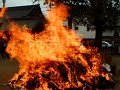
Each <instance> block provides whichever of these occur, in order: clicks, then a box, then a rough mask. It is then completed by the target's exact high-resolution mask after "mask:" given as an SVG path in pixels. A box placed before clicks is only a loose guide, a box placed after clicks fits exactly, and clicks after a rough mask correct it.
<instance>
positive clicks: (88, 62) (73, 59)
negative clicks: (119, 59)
mask: <svg viewBox="0 0 120 90" xmlns="http://www.w3.org/2000/svg"><path fill="white" fill-rule="evenodd" d="M67 16H68V13H67V7H66V6H64V5H58V6H56V7H55V8H53V9H51V10H50V11H49V13H48V17H47V18H48V23H47V24H46V25H45V30H44V31H43V32H40V33H37V34H32V33H31V32H30V31H29V29H28V28H27V27H25V26H24V27H19V26H18V25H17V24H15V23H11V25H10V31H9V34H10V40H9V42H8V45H7V49H6V51H7V52H8V53H9V55H10V56H11V58H15V59H16V60H18V61H19V63H20V70H19V72H18V73H17V74H16V75H15V76H14V77H13V78H12V79H11V80H10V82H9V84H10V86H11V87H13V88H23V89H26V90H52V89H53V90H54V89H55V90H59V89H60V90H63V89H67V88H81V87H84V86H86V87H87V86H88V87H89V88H90V89H92V86H93V85H94V84H96V83H95V82H96V81H95V80H96V79H95V78H97V77H99V76H102V77H105V78H106V79H107V80H108V79H110V78H109V76H108V74H107V73H105V72H103V68H102V65H101V58H100V54H99V53H98V51H97V50H96V49H95V48H91V47H87V48H86V47H85V46H83V45H82V44H81V39H80V38H79V37H78V36H77V35H76V34H75V33H74V32H73V31H72V30H68V29H66V28H65V27H63V24H62V23H63V20H65V19H66V18H67ZM96 88H97V87H96Z"/></svg>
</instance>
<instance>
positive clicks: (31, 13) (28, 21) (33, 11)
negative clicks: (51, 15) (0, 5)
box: [0, 4, 46, 32]
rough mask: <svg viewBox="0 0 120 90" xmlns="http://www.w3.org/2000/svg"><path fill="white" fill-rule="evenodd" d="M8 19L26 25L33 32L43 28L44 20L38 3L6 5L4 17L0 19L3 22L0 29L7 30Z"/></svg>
mask: <svg viewBox="0 0 120 90" xmlns="http://www.w3.org/2000/svg"><path fill="white" fill-rule="evenodd" d="M9 21H14V22H15V23H17V24H18V25H20V26H23V25H26V26H27V27H28V28H30V29H31V30H32V31H33V32H39V31H42V30H43V29H44V24H45V22H46V19H45V16H44V15H43V13H42V11H41V8H40V5H39V4H37V5H28V6H16V7H8V8H7V11H6V13H5V17H4V18H3V19H2V22H3V24H2V25H1V27H0V30H5V31H6V30H7V28H6V27H7V25H8V24H9Z"/></svg>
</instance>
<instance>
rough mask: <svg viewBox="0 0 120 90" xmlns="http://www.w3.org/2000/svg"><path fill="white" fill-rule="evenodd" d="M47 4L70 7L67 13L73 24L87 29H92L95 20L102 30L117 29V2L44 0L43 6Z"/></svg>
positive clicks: (118, 3) (105, 0)
mask: <svg viewBox="0 0 120 90" xmlns="http://www.w3.org/2000/svg"><path fill="white" fill-rule="evenodd" d="M35 1H41V0H35ZM48 2H55V3H64V4H65V5H67V6H69V7H71V9H70V10H69V13H70V18H71V19H72V21H73V22H74V24H80V25H87V26H88V29H94V27H95V24H94V23H95V22H94V21H95V20H99V21H101V22H102V28H103V29H104V30H114V29H115V28H117V27H118V19H119V18H120V17H119V16H120V1H119V0H45V4H48ZM50 4H51V3H50Z"/></svg>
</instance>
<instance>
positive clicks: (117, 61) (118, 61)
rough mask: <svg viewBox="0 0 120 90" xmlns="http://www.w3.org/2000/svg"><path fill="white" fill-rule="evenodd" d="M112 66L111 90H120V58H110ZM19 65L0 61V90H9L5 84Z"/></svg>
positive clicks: (12, 61) (13, 61) (11, 61)
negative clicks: (113, 78) (114, 85)
mask: <svg viewBox="0 0 120 90" xmlns="http://www.w3.org/2000/svg"><path fill="white" fill-rule="evenodd" d="M112 64H114V65H116V66H117V69H116V75H115V81H116V87H115V88H114V89H111V90H120V56H115V55H114V56H112ZM18 66H19V63H18V62H17V61H15V60H3V59H0V90H11V89H10V88H9V87H8V86H7V85H6V83H7V82H8V81H9V80H10V79H11V78H12V76H13V75H14V74H15V73H17V72H18V68H19V67H18Z"/></svg>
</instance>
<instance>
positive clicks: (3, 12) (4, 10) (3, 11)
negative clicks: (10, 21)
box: [0, 7, 7, 18]
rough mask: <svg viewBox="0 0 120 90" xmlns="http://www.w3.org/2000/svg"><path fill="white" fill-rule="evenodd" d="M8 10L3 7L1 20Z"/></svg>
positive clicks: (0, 12)
mask: <svg viewBox="0 0 120 90" xmlns="http://www.w3.org/2000/svg"><path fill="white" fill-rule="evenodd" d="M6 10H7V9H6V8H5V7H3V8H2V9H1V11H0V18H2V17H4V15H5V12H6Z"/></svg>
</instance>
